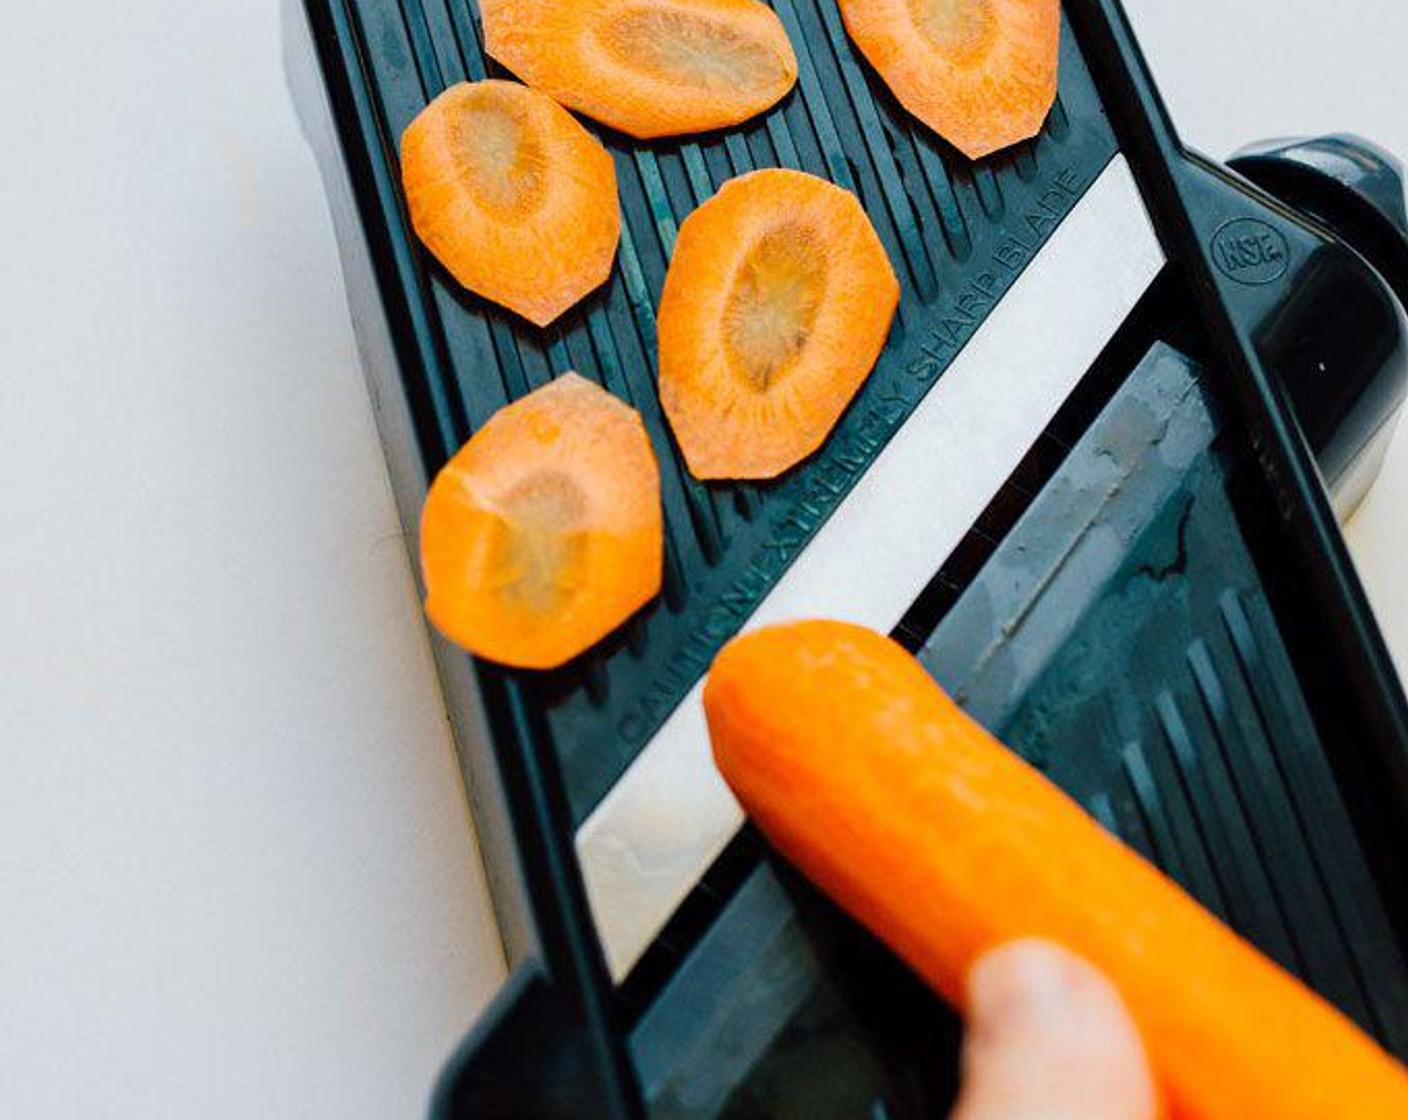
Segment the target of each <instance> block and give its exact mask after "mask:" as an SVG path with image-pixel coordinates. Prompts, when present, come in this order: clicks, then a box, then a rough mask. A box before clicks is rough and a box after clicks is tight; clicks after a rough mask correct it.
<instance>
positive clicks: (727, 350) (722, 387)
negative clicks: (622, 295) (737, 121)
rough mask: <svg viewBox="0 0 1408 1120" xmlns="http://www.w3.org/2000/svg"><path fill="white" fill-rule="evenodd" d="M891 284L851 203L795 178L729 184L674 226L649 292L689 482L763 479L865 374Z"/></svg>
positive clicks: (890, 307) (827, 186)
mask: <svg viewBox="0 0 1408 1120" xmlns="http://www.w3.org/2000/svg"><path fill="white" fill-rule="evenodd" d="M898 302H899V282H898V281H897V280H896V279H895V274H894V271H893V270H892V269H891V268H890V262H889V259H888V258H887V257H886V256H885V248H884V246H883V245H881V243H880V238H879V237H878V236H876V233H875V229H874V227H873V226H871V224H870V219H869V218H867V217H866V215H865V211H864V210H862V209H861V206H860V203H859V202H857V201H856V198H855V196H854V195H852V194H851V193H849V192H848V191H844V190H842V189H841V188H840V187H837V186H834V185H833V184H831V183H828V182H826V180H824V179H818V178H816V177H815V176H812V175H805V174H803V173H802V172H800V171H777V170H770V171H755V172H753V173H752V174H749V175H743V176H740V177H739V178H737V179H731V180H729V182H727V183H725V184H724V185H723V188H722V189H721V190H720V191H719V193H718V194H716V195H715V196H714V197H713V198H711V199H710V200H709V201H708V202H706V203H704V205H702V206H701V207H699V209H697V210H695V211H694V213H692V214H690V216H689V217H688V218H686V219H685V221H684V222H683V224H682V225H681V226H680V230H679V237H678V240H677V241H676V243H675V252H674V256H673V258H672V259H671V261H670V267H669V270H668V271H667V273H666V276H665V288H664V291H663V292H662V294H661V297H660V311H659V338H660V400H661V403H662V404H663V405H664V407H665V412H666V413H667V414H668V416H669V418H670V426H671V427H672V428H673V429H674V432H675V437H676V438H677V439H678V440H679V444H680V448H681V450H682V451H683V452H684V455H685V458H686V460H687V461H688V463H689V469H690V470H691V471H692V472H693V473H694V474H695V475H696V476H697V477H699V478H771V477H773V476H774V475H777V474H780V473H781V472H782V471H785V470H786V469H787V468H788V467H791V466H793V465H794V464H796V463H798V462H800V461H801V460H802V459H804V458H806V457H807V456H808V455H810V454H811V453H812V452H813V451H815V450H816V449H817V448H818V447H820V446H821V443H822V441H823V440H825V439H826V436H827V434H828V433H829V432H830V431H831V429H832V428H833V427H834V426H835V424H836V421H837V420H838V419H840V416H841V413H842V412H844V411H845V408H846V405H847V404H849V403H850V401H851V398H852V397H854V396H855V394H856V392H857V390H859V388H860V387H861V385H862V384H863V383H864V381H865V379H866V377H868V376H869V374H870V370H871V368H872V367H873V366H874V365H875V361H876V359H877V358H878V357H879V356H880V351H881V349H882V348H883V347H884V345H885V337H886V335H887V334H888V333H889V330H890V321H891V319H893V318H894V314H895V307H896V305H897V304H898Z"/></svg>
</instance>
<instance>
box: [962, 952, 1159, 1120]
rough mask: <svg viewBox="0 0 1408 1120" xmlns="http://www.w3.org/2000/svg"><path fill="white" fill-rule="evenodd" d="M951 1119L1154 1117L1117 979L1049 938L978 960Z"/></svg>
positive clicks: (1147, 1079)
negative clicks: (956, 1100)
mask: <svg viewBox="0 0 1408 1120" xmlns="http://www.w3.org/2000/svg"><path fill="white" fill-rule="evenodd" d="M967 997H968V1012H967V1017H968V1024H967V1028H968V1030H967V1035H966V1037H965V1041H964V1058H963V1065H964V1084H963V1092H962V1095H961V1097H960V1099H959V1107H958V1109H957V1110H956V1112H955V1114H954V1115H955V1120H1037V1118H1040V1120H1066V1118H1069V1120H1076V1118H1077V1117H1079V1118H1080V1120H1152V1118H1153V1117H1154V1116H1155V1115H1156V1104H1155V1095H1154V1089H1153V1082H1152V1079H1151V1077H1150V1075H1149V1070H1148V1063H1147V1061H1146V1059H1145V1056H1144V1049H1143V1044H1142V1043H1141V1041H1140V1039H1139V1034H1138V1031H1137V1029H1136V1028H1135V1025H1134V1022H1133V1020H1132V1019H1131V1018H1130V1016H1129V1013H1128V1011H1127V1010H1126V1009H1125V1007H1124V1003H1123V1001H1122V1000H1121V999H1120V997H1119V994H1118V993H1117V992H1116V990H1115V988H1114V986H1113V985H1112V984H1111V983H1110V981H1109V980H1107V979H1106V978H1105V977H1104V976H1103V975H1102V974H1101V973H1100V972H1098V971H1097V970H1096V969H1095V968H1094V967H1092V966H1091V965H1090V964H1088V963H1086V962H1085V961H1084V960H1082V959H1081V958H1079V957H1077V956H1075V955H1074V954H1072V953H1070V952H1068V951H1067V950H1065V949H1062V948H1060V947H1059V946H1057V945H1054V944H1052V943H1050V942H1046V941H1040V940H1023V941H1016V942H1012V943H1010V944H1007V945H1003V946H1001V947H999V948H997V949H994V950H992V951H990V952H989V953H987V954H985V955H984V956H983V957H981V958H979V960H978V961H976V962H975V963H974V965H973V967H972V968H971V969H970V971H969V974H968V982H967Z"/></svg>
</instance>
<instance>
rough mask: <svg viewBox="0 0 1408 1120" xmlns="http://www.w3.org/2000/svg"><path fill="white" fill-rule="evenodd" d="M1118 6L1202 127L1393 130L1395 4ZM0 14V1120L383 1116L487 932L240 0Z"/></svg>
mask: <svg viewBox="0 0 1408 1120" xmlns="http://www.w3.org/2000/svg"><path fill="white" fill-rule="evenodd" d="M1130 7H1131V9H1132V11H1133V13H1134V15H1135V17H1136V23H1137V25H1138V27H1139V30H1140V32H1141V35H1142V39H1143V43H1144V46H1145V49H1146V50H1147V52H1148V54H1149V55H1150V58H1151V61H1152V63H1153V65H1154V68H1155V71H1156V73H1157V75H1158V76H1159V77H1160V79H1161V81H1162V83H1163V85H1164V88H1165V92H1166V94H1167V95H1168V99H1169V101H1170V102H1171V105H1172V108H1173V111H1174V115H1175V116H1176V117H1177V118H1178V119H1179V121H1180V122H1181V123H1182V125H1183V127H1184V130H1185V132H1186V134H1187V135H1188V136H1189V138H1190V139H1191V140H1193V141H1194V142H1195V143H1197V144H1198V145H1199V146H1201V147H1203V148H1204V149H1205V150H1208V151H1210V152H1212V153H1214V154H1226V152H1227V151H1228V150H1230V149H1231V148H1233V147H1235V146H1236V145H1237V144H1239V143H1241V142H1242V141H1244V140H1246V139H1250V138H1253V137H1257V136H1261V135H1266V134H1277V133H1288V132H1313V131H1317V130H1335V129H1341V128H1353V129H1357V130H1359V131H1362V132H1365V133H1367V134H1370V135H1373V136H1376V137H1377V138H1379V139H1381V140H1383V141H1384V142H1386V143H1388V144H1389V145H1390V146H1392V147H1395V148H1396V149H1397V150H1398V151H1399V152H1403V153H1408V115H1406V114H1405V112H1404V110H1405V107H1408V69H1405V67H1404V66H1403V54H1404V51H1405V49H1408V10H1405V7H1404V5H1402V4H1401V3H1400V2H1399V0H1339V2H1338V3H1336V4H1334V5H1325V4H1320V3H1310V2H1308V0H1241V2H1240V3H1228V2H1227V0H1182V2H1180V3H1178V4H1169V3H1167V2H1163V0H1131V2H1130ZM4 22H5V32H6V33H5V34H4V35H3V36H0V123H2V124H3V125H4V136H5V139H6V144H5V155H4V158H3V160H0V235H2V237H0V339H2V340H3V344H4V349H3V357H0V362H3V367H0V368H3V377H4V382H3V384H4V389H5V392H4V395H3V398H0V746H3V750H0V907H3V910H0V913H2V914H3V918H0V1116H5V1117H17V1118H19V1117H24V1118H31V1120H49V1118H54V1120H59V1118H64V1120H67V1118H70V1117H74V1116H77V1115H83V1116H90V1117H143V1118H148V1120H150V1118H164V1117H177V1116H188V1115H191V1114H192V1113H198V1114H200V1115H201V1116H203V1117H205V1118H206V1120H217V1118H224V1117H230V1118H241V1120H247V1118H250V1117H260V1118H284V1117H289V1118H294V1117H297V1118H321V1117H328V1118H336V1120H363V1118H365V1120H388V1118H399V1117H413V1116H417V1115H420V1114H422V1113H423V1110H424V1102H425V1099H426V1095H427V1093H428V1088H429V1085H430V1083H431V1079H432V1078H433V1076H434V1073H435V1071H436V1069H437V1068H438V1066H439V1064H440V1062H441V1060H442V1059H443V1058H444V1056H445V1054H446V1052H447V1051H448V1049H449V1048H450V1046H452V1045H453V1043H454V1042H455V1041H456V1040H457V1038H458V1037H459V1036H460V1034H461V1032H462V1031H463V1030H464V1028H465V1027H466V1026H467V1025H468V1023H469V1021H470V1019H471V1017H472V1015H473V1012H474V1011H475V1009H476V1008H477V1007H478V1006H479V1005H480V1004H481V1003H482V1001H483V1000H484V999H485V998H486V996H487V995H488V994H489V993H490V992H491V991H492V988H493V986H494V983H495V982H496V980H497V977H498V975H499V969H500V968H501V965H500V962H499V960H498V954H497V946H496V942H495V940H494V936H493V933H492V929H491V926H490V925H489V923H488V921H487V918H486V915H485V913H484V911H483V909H482V906H481V904H480V898H481V890H482V888H481V879H480V872H479V868H478V865H477V862H476V856H475V854H474V849H473V845H472V836H471V832H470V830H469V827H468V823H467V820H466V817H465V813H464V808H463V801H462V794H461V791H460V788H459V779H458V776H457V770H456V768H455V765H454V763H453V760H452V757H451V754H450V745H449V740H448V736H447V733H446V730H445V727H444V722H443V718H442V716H441V714H440V710H439V697H438V694H437V691H436V688H435V685H434V680H433V675H432V673H431V670H430V664H429V660H428V652H427V647H426V642H425V637H424V632H423V630H422V628H421V623H420V618H419V614H418V611H417V605H416V603H415V600H414V596H413V592H412V587H411V583H410V578H409V574H408V573H409V570H408V567H407V559H406V554H405V551H404V549H403V547H402V544H401V541H400V538H399V529H398V522H397V520H396V517H395V515H394V512H393V509H392V505H391V501H390V496H389V493H388V490H387V485H386V481H385V476H384V471H383V467H382V464H381V459H380V452H379V449H378V445H377V442H376V437H375V432H374V430H373V427H372V424H371V419H370V414H369V410H368V407H367V403H366V398H365V393H364V389H363V385H362V380H361V375H360V372H359V371H358V368H357V364H356V357H355V353H354V350H353V346H352V341H351V335H350V332H349V330H348V327H347V324H346V314H345V309H344V306H343V303H342V294H341V287H340V278H339V276H338V271H337V263H336V258H335V253H334V247H333V242H332V236H331V230H330V227H329V224H328V221H327V217H326V213H325V210H324V207H323V203H322V194H321V187H320V185H319V182H318V179H317V176H316V173H315V170H314V168H313V165H312V161H311V158H310V157H309V155H308V153H307V152H306V150H305V149H304V147H303V144H302V141H301V138H300V137H299V135H298V133H297V130H296V126H295V124H294V120H293V116H292V113H291V111H290V109H289V106H288V103H287V99H286V96H285V93H284V88H283V83H282V76H281V71H280V64H279V46H278V20H277V12H276V5H275V3H274V0H225V2H223V3H217V2H214V0H130V2H129V3H125V4H116V3H113V4H98V3H95V2H89V3H83V4H68V5H56V4H51V3H48V2H47V0H18V2H17V0H8V3H7V4H6V5H5V21H4ZM1405 443H1408V441H1406V440H1404V439H1400V440H1399V441H1398V443H1397V445H1396V447H1395V449H1394V452H1393V458H1392V462H1391V465H1390V467H1389V473H1388V476H1387V477H1386V478H1385V479H1384V480H1382V481H1381V482H1380V483H1379V486H1378V489H1377V490H1376V492H1375V493H1374V494H1373V495H1372V496H1371V497H1370V499H1369V502H1368V504H1367V505H1366V507H1365V508H1364V509H1363V510H1362V511H1361V513H1360V514H1359V517H1358V518H1357V520H1356V523H1355V524H1354V525H1353V527H1352V528H1351V530H1350V538H1351V542H1352V544H1353V546H1354V548H1355V551H1356V555H1357V557H1358V558H1359V561H1360V564H1361V566H1362V569H1363V571H1364V574H1365V578H1366V581H1367V583H1368V585H1369V588H1370V591H1371V594H1372V595H1373V597H1374V599H1375V602H1376V604H1377V606H1378V609H1379V611H1380V617H1381V619H1382V620H1383V623H1384V625H1385V628H1386V630H1387V632H1388V635H1389V638H1390V641H1391V643H1392V644H1393V645H1394V648H1395V650H1396V651H1397V654H1398V656H1399V658H1400V663H1408V660H1406V659H1408V576H1405V572H1404V567H1405V565H1403V563H1402V562H1401V549H1400V547H1399V544H1398V542H1399V541H1400V540H1402V539H1403V526H1402V524H1401V522H1400V520H1399V518H1400V517H1401V516H1402V514H1403V513H1404V511H1405V510H1408V504H1405V503H1408V446H1405Z"/></svg>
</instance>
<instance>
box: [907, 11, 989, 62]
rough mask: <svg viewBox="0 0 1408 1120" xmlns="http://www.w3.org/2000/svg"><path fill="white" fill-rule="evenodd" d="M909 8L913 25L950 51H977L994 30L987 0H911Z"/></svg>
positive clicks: (937, 44)
mask: <svg viewBox="0 0 1408 1120" xmlns="http://www.w3.org/2000/svg"><path fill="white" fill-rule="evenodd" d="M909 9H910V11H911V12H912V13H913V14H914V23H915V26H916V27H918V28H919V30H920V31H922V32H923V33H924V34H925V35H926V36H927V37H928V38H929V41H930V42H932V43H933V44H934V46H936V47H938V48H939V49H940V50H942V51H946V52H948V53H949V54H954V55H974V54H977V53H979V52H980V51H982V50H984V49H985V48H987V47H988V46H989V45H990V44H991V43H992V40H993V36H994V34H995V33H996V30H997V21H996V20H995V19H994V18H993V11H992V4H991V3H990V2H989V0H910V4H909Z"/></svg>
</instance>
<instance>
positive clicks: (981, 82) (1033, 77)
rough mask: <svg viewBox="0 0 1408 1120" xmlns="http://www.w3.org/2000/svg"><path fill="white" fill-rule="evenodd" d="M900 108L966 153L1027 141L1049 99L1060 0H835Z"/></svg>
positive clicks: (972, 154) (1053, 93) (1058, 33)
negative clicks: (901, 106)
mask: <svg viewBox="0 0 1408 1120" xmlns="http://www.w3.org/2000/svg"><path fill="white" fill-rule="evenodd" d="M840 4H841V16H842V18H843V19H844V21H845V24H846V30H847V31H848V32H850V36H851V38H852V39H854V40H855V43H856V46H858V47H859V48H860V50H861V53H862V54H863V55H865V57H866V58H867V59H869V60H870V64H871V65H872V66H874V67H875V69H876V71H877V72H878V73H879V75H880V77H881V78H882V79H884V81H885V84H886V85H888V86H889V87H890V90H891V91H892V92H893V93H894V95H895V97H897V98H898V99H899V102H900V104H902V105H903V106H904V107H905V108H906V109H908V110H909V111H910V112H911V113H913V114H914V115H915V116H916V117H918V118H919V119H920V120H921V121H923V122H924V123H925V124H927V125H928V126H929V127H930V128H932V129H933V130H934V131H935V132H937V133H938V134H939V135H940V136H942V137H943V138H944V139H945V140H947V141H948V142H949V143H951V144H952V145H953V146H954V147H956V148H958V149H959V151H961V152H963V153H964V154H965V155H967V156H968V157H969V158H971V159H978V158H979V157H981V156H985V155H988V154H989V153H990V152H995V151H997V150H998V149H999V148H1005V147H1007V146H1008V145H1009V144H1015V143H1017V142H1018V141H1020V140H1027V139H1030V138H1031V137H1033V136H1035V135H1036V134H1037V132H1038V131H1040V129H1041V125H1042V122H1043V121H1044V120H1045V119H1046V114H1047V113H1048V112H1050V110H1051V105H1052V103H1053V102H1054V101H1055V100H1056V58H1057V53H1058V48H1059V44H1060V36H1061V5H1060V0H840Z"/></svg>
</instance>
